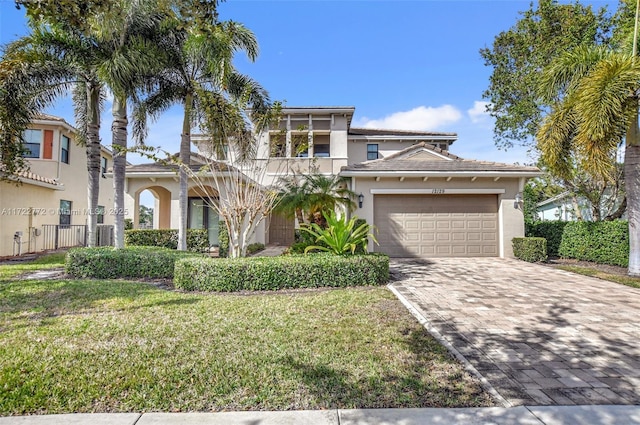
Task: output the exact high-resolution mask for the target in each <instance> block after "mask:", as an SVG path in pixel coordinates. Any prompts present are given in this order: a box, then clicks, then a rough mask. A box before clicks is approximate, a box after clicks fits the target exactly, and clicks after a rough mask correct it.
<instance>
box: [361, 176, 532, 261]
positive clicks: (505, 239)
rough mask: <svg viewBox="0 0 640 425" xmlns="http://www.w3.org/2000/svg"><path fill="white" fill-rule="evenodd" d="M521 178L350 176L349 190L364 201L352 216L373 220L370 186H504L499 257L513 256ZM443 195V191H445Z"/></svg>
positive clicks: (519, 226)
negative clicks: (473, 178)
mask: <svg viewBox="0 0 640 425" xmlns="http://www.w3.org/2000/svg"><path fill="white" fill-rule="evenodd" d="M521 184H522V180H521V179H518V178H501V179H499V180H498V181H494V179H493V178H477V179H476V180H475V181H473V182H472V181H471V179H470V178H468V177H465V178H455V177H454V178H452V179H451V180H450V181H449V182H447V181H446V178H429V179H428V180H427V181H426V182H425V181H423V180H422V178H406V179H405V180H404V181H400V179H399V178H398V177H394V178H380V181H377V182H376V181H375V178H373V177H371V178H352V186H351V187H352V190H353V191H354V192H356V193H357V194H359V193H362V194H363V195H364V200H363V203H362V208H357V209H356V211H355V212H354V213H353V214H352V215H357V216H358V217H360V218H363V219H365V220H367V222H368V223H369V224H373V225H375V224H376V223H375V222H374V211H373V206H374V196H375V195H374V194H372V193H371V190H372V189H388V190H393V189H405V190H411V189H421V190H424V189H445V191H446V189H472V190H473V189H475V190H481V189H489V190H491V189H504V190H505V193H503V194H498V203H499V204H498V226H499V242H500V245H499V247H500V256H501V257H513V246H512V242H511V240H512V239H513V238H514V237H521V236H524V216H523V214H522V211H521V210H520V209H516V208H514V201H515V197H516V194H517V193H518V191H519V190H521V186H520V185H521ZM445 194H446V192H445ZM375 248H376V247H375V245H374V244H373V242H371V243H370V246H369V250H372V251H375Z"/></svg>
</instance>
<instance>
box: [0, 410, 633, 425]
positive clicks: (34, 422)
mask: <svg viewBox="0 0 640 425" xmlns="http://www.w3.org/2000/svg"><path fill="white" fill-rule="evenodd" d="M81 424H91V425H187V424H189V425H205V424H206V425H299V424H305V425H431V424H447V425H490V424H494V425H543V424H544V425H560V424H562V425H564V424H567V425H614V424H625V425H630V424H631V425H632V424H640V406H605V405H600V406H537V407H535V406H518V407H508V408H505V407H488V408H463V409H435V408H427V409H339V410H307V411H283V412H219V413H144V414H140V413H87V414H84V413H83V414H69V415H44V416H14V417H0V425H81Z"/></svg>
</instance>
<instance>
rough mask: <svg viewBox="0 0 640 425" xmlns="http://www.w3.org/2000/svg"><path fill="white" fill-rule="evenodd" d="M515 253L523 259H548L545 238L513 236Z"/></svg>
mask: <svg viewBox="0 0 640 425" xmlns="http://www.w3.org/2000/svg"><path fill="white" fill-rule="evenodd" d="M512 242H513V255H515V257H516V258H519V259H521V260H523V261H528V262H530V263H537V262H540V261H546V260H547V240H546V239H545V238H513V240H512Z"/></svg>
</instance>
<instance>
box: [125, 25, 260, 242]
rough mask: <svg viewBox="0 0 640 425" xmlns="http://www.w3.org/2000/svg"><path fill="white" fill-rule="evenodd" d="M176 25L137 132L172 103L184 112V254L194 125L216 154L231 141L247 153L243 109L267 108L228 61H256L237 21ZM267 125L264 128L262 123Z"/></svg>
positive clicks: (249, 37) (251, 40) (140, 110)
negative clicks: (202, 27) (242, 57)
mask: <svg viewBox="0 0 640 425" xmlns="http://www.w3.org/2000/svg"><path fill="white" fill-rule="evenodd" d="M184 27H185V25H183V24H181V23H180V22H176V27H175V29H174V31H173V32H172V33H171V34H170V35H167V36H166V37H165V38H164V40H163V45H162V48H163V49H164V50H165V53H166V59H167V62H166V64H165V68H164V69H163V70H162V71H160V72H158V74H157V76H156V78H155V86H154V88H153V90H152V91H151V92H150V93H149V94H148V96H147V98H146V100H145V101H144V102H142V103H141V104H140V105H138V107H137V110H136V117H137V118H138V122H139V125H138V126H136V127H135V131H136V134H137V135H138V137H140V138H142V137H144V135H145V133H146V117H147V116H152V117H157V116H159V115H160V114H161V113H162V112H164V111H165V110H167V109H168V108H169V107H171V106H172V105H174V104H180V105H182V107H183V108H184V115H183V121H182V134H181V138H180V153H179V159H180V163H181V167H180V168H179V182H180V189H179V207H178V210H179V224H178V249H179V250H186V249H187V243H186V228H187V195H188V191H187V188H188V173H187V170H186V169H185V167H189V165H190V162H191V161H190V156H191V131H192V129H193V128H194V126H196V125H197V124H199V125H201V127H203V130H204V131H205V132H206V133H208V134H209V135H210V136H211V137H212V142H213V143H214V146H213V148H214V149H217V148H219V147H220V146H221V145H222V144H224V143H226V141H227V140H228V139H229V138H230V137H233V138H234V140H235V142H236V144H239V145H240V146H239V147H240V150H241V151H242V152H244V153H246V152H247V151H248V150H249V148H250V147H252V146H253V144H252V138H251V137H249V134H250V131H249V130H250V129H249V127H248V125H249V123H248V122H247V121H246V119H245V117H244V116H243V114H242V111H241V109H242V107H241V106H243V105H248V106H249V107H250V108H251V114H252V118H258V117H262V116H263V115H264V113H265V111H266V110H268V109H269V106H270V101H269V97H268V95H267V93H266V91H265V90H264V89H263V88H262V87H261V86H260V85H259V84H257V83H256V82H255V81H253V80H251V79H250V78H248V77H246V76H244V75H241V74H239V73H238V72H236V70H235V69H234V67H233V64H232V61H233V58H234V55H235V54H236V53H237V52H245V53H246V54H247V56H248V58H249V59H250V60H252V61H253V60H255V59H256V57H257V54H258V45H257V41H256V39H255V36H254V35H253V33H251V31H249V30H248V29H246V28H245V27H244V26H242V25H241V24H238V23H235V22H219V23H218V22H217V23H215V24H214V25H212V26H209V27H208V28H207V31H198V30H196V29H195V28H188V27H187V28H184ZM261 125H265V123H261Z"/></svg>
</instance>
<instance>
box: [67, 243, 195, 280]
mask: <svg viewBox="0 0 640 425" xmlns="http://www.w3.org/2000/svg"><path fill="white" fill-rule="evenodd" d="M194 256H198V257H200V256H201V255H200V254H196V253H192V252H185V251H176V250H174V249H168V248H158V247H140V246H138V247H127V248H124V249H114V248H112V247H97V248H74V249H71V250H69V252H68V253H67V256H66V258H65V271H66V273H68V274H70V275H71V276H73V277H78V278H87V277H90V278H97V279H117V278H154V279H155V278H160V279H171V278H173V270H174V264H175V262H176V260H178V259H180V258H185V257H194Z"/></svg>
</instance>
